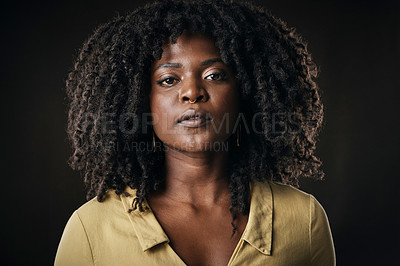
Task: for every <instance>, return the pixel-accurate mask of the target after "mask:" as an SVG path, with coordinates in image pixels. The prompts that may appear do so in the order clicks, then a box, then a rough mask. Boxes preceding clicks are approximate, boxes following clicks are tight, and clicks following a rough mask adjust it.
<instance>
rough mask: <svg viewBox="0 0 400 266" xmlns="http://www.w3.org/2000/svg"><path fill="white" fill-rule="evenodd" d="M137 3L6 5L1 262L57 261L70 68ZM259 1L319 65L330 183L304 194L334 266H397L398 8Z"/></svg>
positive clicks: (74, 202)
mask: <svg viewBox="0 0 400 266" xmlns="http://www.w3.org/2000/svg"><path fill="white" fill-rule="evenodd" d="M142 2H144V1H137V0H134V1H117V0H114V1H82V2H78V1H76V2H74V1H53V2H50V3H45V2H42V3H40V2H37V1H25V2H23V1H16V2H13V3H8V4H6V3H3V4H2V12H1V13H2V15H1V28H2V33H1V36H2V40H1V53H2V56H1V63H0V65H1V105H0V106H1V107H0V108H1V121H0V122H1V140H2V144H1V147H2V153H1V155H2V158H1V181H0V182H1V188H2V189H1V190H2V191H1V193H0V195H1V198H0V200H1V201H0V208H1V219H0V222H1V230H0V245H1V246H0V264H3V263H5V262H7V264H11V265H49V264H52V263H53V260H54V256H55V252H56V249H57V245H58V241H59V239H60V237H61V234H62V230H63V228H64V226H65V223H66V221H67V219H68V218H69V216H70V215H71V214H72V212H73V211H74V210H75V209H76V208H78V207H79V206H80V205H81V204H82V203H84V202H85V196H84V187H83V184H82V181H81V178H80V175H79V174H78V173H76V172H73V171H72V170H71V169H70V168H69V167H68V165H67V163H66V160H67V159H68V156H69V154H70V148H69V145H68V141H67V139H66V133H65V124H66V112H65V100H64V97H65V95H64V91H63V85H64V79H65V77H66V73H67V70H68V69H69V68H70V67H72V60H73V55H74V54H75V53H76V51H77V50H78V49H79V47H80V45H81V44H82V42H83V41H84V40H85V39H86V38H87V37H88V35H89V34H90V33H91V31H92V30H93V29H94V27H95V26H97V25H98V24H99V23H102V22H105V21H107V20H109V19H110V18H112V17H113V16H115V15H116V14H117V13H120V14H124V13H125V12H126V11H127V10H131V9H133V8H135V7H136V6H138V5H139V4H141V3H142ZM256 2H257V3H262V4H264V5H265V6H266V7H268V8H269V9H270V10H271V11H272V12H273V13H274V14H275V15H277V16H278V17H281V18H282V19H283V20H286V21H287V22H288V24H289V25H290V26H295V27H296V28H297V29H298V31H299V32H300V33H302V35H303V36H304V37H305V39H306V40H308V42H309V49H310V50H311V52H312V54H313V58H314V60H315V61H316V63H317V64H318V65H319V66H320V68H321V75H320V78H319V84H320V87H321V88H322V89H323V100H324V103H325V107H326V116H325V118H326V120H325V121H326V125H325V129H324V131H323V132H322V134H321V136H320V143H319V144H320V145H319V149H318V151H317V152H318V154H319V156H320V157H321V158H322V160H323V162H324V170H325V172H326V180H325V181H322V182H310V181H304V182H302V184H303V186H302V189H303V190H305V191H307V192H310V193H312V194H314V195H315V196H316V197H317V198H318V200H319V201H320V202H321V203H322V205H323V206H324V207H325V210H326V211H327V213H328V217H329V219H330V223H331V228H332V232H333V237H334V241H335V246H336V253H337V261H338V265H394V264H396V263H399V262H400V258H399V256H397V253H399V248H400V240H399V237H400V233H399V225H400V221H399V216H400V214H399V212H400V206H399V205H400V204H399V203H400V198H399V194H400V193H399V192H398V190H399V178H400V176H399V174H398V171H397V166H398V163H397V160H398V159H399V156H398V148H399V136H400V134H399V133H400V132H399V122H400V121H399V110H398V103H399V100H400V97H399V90H400V83H399V81H398V78H399V76H400V75H399V74H400V71H399V61H400V60H399V59H400V56H399V55H400V48H399V36H400V31H399V28H400V19H399V17H400V10H399V5H398V4H396V1H375V2H366V1H344V0H343V1H328V0H323V1H317V0H281V1H278V0H270V1H261V0H260V1H256ZM397 265H400V264H397Z"/></svg>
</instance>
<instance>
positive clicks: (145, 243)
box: [120, 187, 169, 251]
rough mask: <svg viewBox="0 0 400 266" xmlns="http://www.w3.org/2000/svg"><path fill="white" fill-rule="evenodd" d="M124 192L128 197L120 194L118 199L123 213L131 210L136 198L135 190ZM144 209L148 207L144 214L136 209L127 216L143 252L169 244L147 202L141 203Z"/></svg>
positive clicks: (128, 189) (127, 189)
mask: <svg viewBox="0 0 400 266" xmlns="http://www.w3.org/2000/svg"><path fill="white" fill-rule="evenodd" d="M125 192H128V193H129V195H130V196H125V195H123V194H121V195H120V198H121V201H122V204H123V205H124V209H125V211H126V212H129V210H130V209H132V203H133V200H134V198H135V197H136V190H134V189H132V188H130V187H127V188H126V189H125ZM146 207H148V210H145V211H144V212H141V211H139V210H138V209H136V210H133V211H131V212H130V213H129V215H128V216H129V220H130V221H131V223H132V226H133V229H134V230H135V232H136V235H137V237H138V240H139V243H140V246H141V247H142V250H143V251H147V250H148V249H150V248H152V247H154V246H156V245H158V244H161V243H163V242H167V243H169V239H168V236H167V235H166V234H165V232H164V230H163V229H162V227H161V225H160V223H159V222H158V221H157V219H156V217H155V216H154V214H153V213H152V211H151V209H150V206H149V205H148V203H147V201H145V202H144V203H143V208H146Z"/></svg>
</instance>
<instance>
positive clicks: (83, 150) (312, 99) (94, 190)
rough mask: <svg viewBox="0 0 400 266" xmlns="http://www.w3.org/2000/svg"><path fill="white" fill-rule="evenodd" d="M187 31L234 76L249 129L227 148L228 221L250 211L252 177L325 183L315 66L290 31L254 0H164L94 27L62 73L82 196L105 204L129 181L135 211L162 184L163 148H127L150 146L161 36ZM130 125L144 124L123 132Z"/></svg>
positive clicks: (171, 36) (172, 39)
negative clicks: (203, 40)
mask: <svg viewBox="0 0 400 266" xmlns="http://www.w3.org/2000/svg"><path fill="white" fill-rule="evenodd" d="M185 30H186V31H189V32H199V33H203V34H206V35H207V36H209V37H210V38H212V39H213V40H214V42H215V46H216V47H217V48H218V49H219V50H220V54H221V59H222V60H223V61H224V63H225V64H227V65H228V66H229V67H230V68H231V69H232V71H233V72H234V73H235V77H236V80H237V87H238V89H239V94H240V96H239V97H240V108H241V109H240V111H241V113H243V114H244V117H245V121H247V125H251V126H248V127H246V133H247V134H242V137H241V145H240V147H239V148H236V149H233V150H231V151H230V173H229V177H230V180H229V187H230V191H231V208H230V211H231V213H232V216H233V220H235V217H236V215H237V213H238V212H239V213H243V214H245V213H248V211H249V202H248V196H249V193H250V192H249V182H250V181H251V180H258V181H265V180H273V181H279V182H282V183H288V184H291V185H294V186H298V179H299V177H311V178H316V179H322V177H323V172H322V170H321V167H320V166H321V162H320V160H319V159H318V158H317V157H316V156H315V155H314V151H315V146H316V138H317V135H318V133H319V131H320V128H321V124H322V119H323V105H322V102H321V100H320V93H319V88H318V86H317V84H316V83H315V81H314V80H315V78H316V76H317V73H318V69H317V67H316V65H315V64H314V62H313V61H312V60H311V55H310V53H309V52H308V51H307V47H306V44H305V42H304V41H303V40H302V38H301V37H300V36H299V35H298V34H297V33H296V32H295V29H294V28H290V27H288V26H287V25H286V23H284V22H283V21H281V20H280V19H278V18H276V17H274V16H272V15H271V14H270V13H269V12H268V11H267V10H265V9H264V8H262V7H257V6H254V5H253V4H250V3H238V2H235V1H207V0H202V1H173V0H170V1H160V2H154V3H151V4H147V5H146V6H144V7H141V8H138V9H137V10H135V11H133V12H130V13H128V14H127V15H124V16H117V17H116V18H114V19H113V20H112V21H110V22H108V23H106V24H104V25H101V26H100V27H98V28H97V29H96V30H95V31H94V33H93V34H92V35H91V36H90V37H89V38H88V40H87V41H86V42H85V43H84V45H83V47H82V49H81V50H80V52H79V55H78V56H77V58H76V61H75V64H74V67H73V69H72V70H71V71H70V73H69V75H68V78H67V82H66V91H67V95H68V98H69V113H68V127H67V132H68V136H69V139H70V141H71V143H72V147H73V155H72V156H71V158H70V165H71V166H72V168H73V169H76V170H80V171H82V173H83V175H84V182H85V184H86V186H87V188H88V193H87V197H88V199H89V198H92V197H94V196H97V199H98V201H103V200H104V198H105V196H106V192H107V191H108V190H115V192H116V193H117V194H122V193H124V190H125V188H126V186H129V187H131V188H133V189H136V191H137V195H136V199H135V203H134V208H139V209H140V210H141V211H143V206H142V204H143V202H144V200H145V198H146V197H147V196H148V195H149V194H150V193H152V192H154V191H157V190H159V189H160V186H161V185H162V183H163V175H162V173H161V172H160V171H159V170H157V169H160V168H161V167H159V166H160V165H162V164H163V162H164V156H165V155H164V152H163V151H157V152H153V151H152V150H151V149H134V150H132V149H125V148H124V145H126V144H127V143H134V142H140V141H143V142H146V143H149V144H150V145H151V146H152V144H151V143H152V140H153V138H152V129H151V124H149V123H147V122H148V121H147V120H146V117H143V115H142V114H144V113H150V112H151V110H150V108H149V100H148V97H149V95H148V94H149V89H150V81H149V80H150V67H151V64H152V62H154V61H156V60H159V59H160V58H161V54H162V48H161V47H162V45H163V44H164V43H165V41H166V40H169V41H170V42H171V43H175V42H176V39H177V38H178V37H179V36H180V35H181V34H182V33H183V32H184V31H185ZM127 113H129V114H133V115H130V116H127V115H124V114H127ZM105 125H107V128H106V130H105ZM135 125H145V126H144V128H141V130H131V131H129V132H127V131H126V130H121V126H123V127H124V128H134V127H135ZM233 220H232V224H233Z"/></svg>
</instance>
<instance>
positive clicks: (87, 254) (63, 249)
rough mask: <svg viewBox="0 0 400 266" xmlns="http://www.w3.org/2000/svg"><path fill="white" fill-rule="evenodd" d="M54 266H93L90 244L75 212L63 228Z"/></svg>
mask: <svg viewBox="0 0 400 266" xmlns="http://www.w3.org/2000/svg"><path fill="white" fill-rule="evenodd" d="M54 265H55V266H63V265H77V266H78V265H94V262H93V255H92V250H91V247H90V243H89V240H88V238H87V235H86V231H85V228H84V227H83V224H82V221H81V219H80V218H79V215H78V213H77V212H76V211H75V212H74V213H73V214H72V216H71V218H70V219H69V220H68V223H67V225H66V226H65V229H64V233H63V235H62V237H61V241H60V244H59V245H58V250H57V254H56V259H55V262H54Z"/></svg>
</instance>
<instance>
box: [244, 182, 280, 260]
mask: <svg viewBox="0 0 400 266" xmlns="http://www.w3.org/2000/svg"><path fill="white" fill-rule="evenodd" d="M250 191H251V202H250V213H249V220H248V221H247V225H246V229H245V231H244V233H243V240H245V241H246V242H247V243H249V244H250V245H251V246H253V247H254V248H256V249H257V250H258V251H259V252H261V253H263V254H265V255H271V247H272V214H273V197H272V191H271V187H270V186H269V183H268V182H263V183H261V182H252V183H251V184H250Z"/></svg>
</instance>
